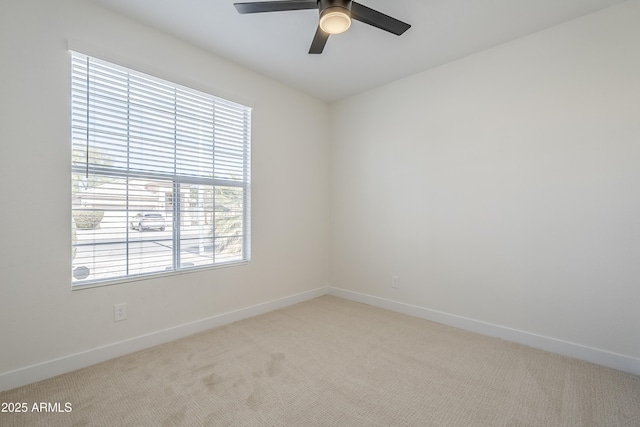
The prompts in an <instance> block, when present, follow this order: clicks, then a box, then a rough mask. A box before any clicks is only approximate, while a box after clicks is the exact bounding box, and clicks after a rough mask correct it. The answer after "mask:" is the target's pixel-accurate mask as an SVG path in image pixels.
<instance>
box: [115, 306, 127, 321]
mask: <svg viewBox="0 0 640 427" xmlns="http://www.w3.org/2000/svg"><path fill="white" fill-rule="evenodd" d="M126 318H127V303H126V302H123V303H122V304H116V305H114V306H113V321H114V322H119V321H121V320H125V319H126Z"/></svg>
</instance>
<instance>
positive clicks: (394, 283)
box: [391, 276, 400, 289]
mask: <svg viewBox="0 0 640 427" xmlns="http://www.w3.org/2000/svg"><path fill="white" fill-rule="evenodd" d="M399 280H400V279H399V278H398V276H391V287H392V288H393V289H398V287H400V284H399V283H398V281H399Z"/></svg>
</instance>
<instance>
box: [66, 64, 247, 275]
mask: <svg viewBox="0 0 640 427" xmlns="http://www.w3.org/2000/svg"><path fill="white" fill-rule="evenodd" d="M71 95H72V96H71V119H72V120H71V128H72V132H71V133H72V153H73V158H72V195H73V198H72V199H73V204H72V214H73V230H74V235H73V267H72V270H73V284H74V285H75V286H82V285H92V284H96V283H101V282H105V281H113V280H117V279H124V278H131V277H134V276H144V275H149V274H158V273H161V272H162V273H165V272H170V271H176V270H182V269H187V268H197V267H205V266H214V265H219V264H229V263H237V262H244V261H248V260H249V257H250V248H249V244H250V224H249V210H250V209H249V203H250V129H251V110H250V109H249V108H248V107H245V106H242V105H239V104H236V103H233V102H230V101H226V100H223V99H220V98H216V97H214V96H211V95H208V94H206V93H202V92H198V91H195V90H192V89H188V88H185V87H182V86H179V85H176V84H173V83H170V82H167V81H164V80H161V79H158V78H155V77H152V76H149V75H145V74H142V73H138V72H135V71H132V70H128V69H126V68H123V67H120V66H117V65H114V64H110V63H107V62H105V61H101V60H98V59H96V58H92V57H89V56H86V55H82V54H79V53H76V52H72V94H71Z"/></svg>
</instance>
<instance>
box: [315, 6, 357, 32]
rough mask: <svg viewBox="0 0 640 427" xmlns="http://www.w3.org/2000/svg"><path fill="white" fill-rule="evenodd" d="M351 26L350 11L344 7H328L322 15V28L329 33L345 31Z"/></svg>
mask: <svg viewBox="0 0 640 427" xmlns="http://www.w3.org/2000/svg"><path fill="white" fill-rule="evenodd" d="M350 26H351V16H350V14H349V11H348V10H347V9H345V8H343V7H339V6H335V7H328V8H326V9H325V10H323V11H322V14H321V15H320V28H322V31H324V32H325V33H329V34H340V33H344V32H345V31H347V30H348V29H349V27H350Z"/></svg>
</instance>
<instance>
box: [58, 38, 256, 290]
mask: <svg viewBox="0 0 640 427" xmlns="http://www.w3.org/2000/svg"><path fill="white" fill-rule="evenodd" d="M70 53H71V55H70V56H71V64H72V65H71V67H72V70H71V92H72V95H71V120H70V122H71V126H70V128H71V146H72V150H71V151H72V164H71V177H72V179H71V191H72V206H71V213H72V215H71V220H72V228H73V231H72V233H73V237H72V244H71V248H72V252H73V256H72V265H71V267H72V268H71V273H72V277H71V289H72V290H77V289H85V288H91V287H97V286H106V285H113V284H119V283H126V282H132V281H138V280H147V279H150V278H160V277H166V276H174V275H178V274H185V273H192V272H197V271H202V270H208V269H217V268H228V267H234V266H241V265H246V264H248V263H249V262H250V261H251V114H252V109H251V107H248V106H245V105H242V104H238V103H236V102H233V101H229V100H226V99H223V98H219V97H217V96H215V95H212V94H210V93H207V92H204V91H201V90H196V89H192V88H189V87H187V86H184V85H181V84H179V83H175V82H172V81H169V80H166V79H163V78H160V77H156V76H153V75H151V74H148V73H143V72H140V71H137V70H135V69H133V68H130V67H126V66H122V65H120V64H118V63H115V62H112V61H110V60H109V61H107V60H103V59H100V58H98V57H95V56H91V55H87V54H84V53H82V52H79V51H76V50H70ZM78 58H82V59H86V61H87V64H88V63H89V61H95V62H96V63H99V64H102V65H106V66H108V67H113V68H114V69H117V70H120V71H122V72H125V73H129V74H130V75H132V76H137V77H141V78H144V79H149V80H151V81H153V82H157V83H160V84H165V85H168V86H169V87H171V88H173V89H174V90H175V91H176V93H177V91H181V93H186V94H194V95H196V96H201V97H204V98H206V99H208V100H209V101H210V102H212V105H213V107H212V108H213V110H212V113H213V116H212V118H211V120H212V121H213V123H214V124H213V127H212V130H211V134H210V136H211V147H210V149H211V150H212V152H213V151H215V150H216V149H218V150H219V149H220V147H221V146H222V145H221V144H220V142H219V140H218V139H217V136H216V126H218V125H217V124H215V123H216V120H218V119H217V118H216V116H215V115H216V113H215V111H216V105H218V104H219V105H221V106H224V108H230V109H232V110H233V109H235V108H237V109H238V110H237V111H238V112H242V119H241V120H240V121H239V122H241V123H242V126H243V130H242V144H240V146H241V151H242V157H241V159H242V178H241V179H236V177H235V176H232V177H231V178H226V179H224V178H223V177H220V176H216V173H217V172H216V166H215V160H212V162H213V163H212V164H211V168H212V169H211V171H210V176H208V177H205V176H202V174H200V175H199V176H198V174H197V173H192V174H189V173H186V174H185V173H178V172H176V170H177V169H176V167H175V166H174V172H173V173H170V174H166V173H160V172H159V171H153V170H145V169H142V170H131V169H130V167H129V164H127V167H126V168H122V167H120V166H118V167H112V166H108V165H107V166H105V165H99V164H97V163H95V162H94V163H92V162H91V161H90V159H89V156H90V154H89V152H90V145H91V137H90V133H91V131H92V129H91V124H90V119H89V110H90V108H89V105H90V102H89V93H90V90H89V88H88V87H89V86H88V85H89V83H88V81H89V79H90V77H89V71H88V69H87V78H86V80H87V91H86V92H87V104H86V107H87V108H86V110H87V122H86V146H87V149H86V161H85V162H84V164H83V163H82V162H76V161H74V159H73V157H74V147H75V142H74V137H75V135H76V134H77V130H78V129H76V128H75V125H74V117H75V116H74V110H75V109H76V108H77V105H76V103H75V102H74V90H75V89H74V82H75V79H77V78H78V76H77V75H76V74H75V71H74V68H73V67H74V61H76V60H77V59H78ZM176 97H177V95H176ZM130 102H131V101H130V99H127V107H129V106H130ZM176 102H177V101H176ZM176 111H177V110H176ZM234 111H235V110H234ZM75 114H77V113H75ZM174 114H175V115H176V117H177V115H178V113H177V112H176V113H174ZM232 125H233V126H237V124H235V123H233V124H232ZM128 126H129V125H128ZM221 126H224V125H221ZM176 128H177V124H174V129H173V130H174V142H173V143H174V144H175V146H176V147H178V144H179V143H180V142H179V141H178V138H177V137H175V134H176V133H177V131H176ZM127 132H129V131H127ZM127 138H128V137H127ZM236 145H237V144H236ZM126 146H127V151H129V150H130V146H131V141H130V140H127V142H126ZM223 148H225V147H223ZM225 149H228V147H226V148H225ZM177 151H178V148H175V150H174V157H173V162H174V164H175V163H177V162H178V154H176V153H177ZM234 153H235V154H237V150H236V151H234ZM127 162H129V160H128V159H127ZM151 169H153V167H151ZM199 172H202V171H201V170H199ZM81 173H84V174H86V178H87V180H88V179H89V177H90V176H91V177H92V178H96V179H99V178H100V177H106V178H107V179H112V180H114V181H115V180H118V179H120V180H124V182H125V184H124V185H125V187H126V193H127V196H126V197H127V202H126V203H127V205H126V208H125V209H124V211H123V212H124V220H125V228H126V234H125V238H124V239H123V240H120V241H118V242H112V243H119V244H123V245H125V246H126V255H125V264H126V266H127V267H126V273H125V274H120V275H117V276H109V277H105V278H97V279H96V278H93V279H86V278H85V279H84V280H77V279H76V278H75V277H74V276H75V269H77V268H78V266H74V258H75V256H76V251H77V248H79V247H81V246H84V247H92V248H94V253H95V247H96V246H97V245H98V244H97V243H96V242H95V241H94V243H82V244H80V243H78V242H77V232H78V231H77V227H76V224H75V220H74V212H77V211H78V210H82V209H78V208H76V207H74V200H75V198H74V196H75V195H77V191H78V190H76V189H74V186H75V185H76V181H75V180H74V176H75V175H76V174H81ZM227 173H230V172H227ZM132 180H148V182H151V181H154V182H165V183H170V184H171V188H172V190H171V195H170V197H169V198H168V199H167V200H170V204H171V212H172V215H171V243H172V261H171V264H172V265H171V269H165V270H154V271H151V272H146V273H134V274H131V273H129V264H130V262H131V259H130V257H129V246H130V245H131V244H132V242H133V243H135V242H137V241H135V240H131V239H130V237H129V236H130V227H129V224H130V218H131V217H132V216H133V214H135V213H136V212H138V211H139V209H131V210H130V209H129V204H128V203H129V199H128V197H129V196H128V194H129V186H130V185H131V181H132ZM107 182H113V181H107ZM183 186H197V187H196V188H198V190H197V192H198V193H201V192H202V191H205V190H203V188H205V189H206V188H207V187H210V191H211V198H212V199H211V200H212V201H213V202H212V210H211V211H207V210H206V209H205V208H201V207H200V206H198V210H200V209H202V212H203V213H204V215H205V218H206V214H207V213H209V214H211V221H212V224H211V229H212V230H213V231H212V237H211V239H212V242H213V243H212V248H211V252H212V261H211V262H210V263H208V264H203V265H183V262H182V260H181V258H182V252H181V243H182V239H181V233H182V226H183V225H182V222H181V220H182V219H184V218H185V217H187V216H188V215H187V213H188V212H189V211H188V210H187V208H186V207H183V204H185V205H186V201H185V200H182V199H183V198H184V194H185V193H186V191H190V190H191V189H192V188H193V187H189V190H185V188H184V187H183ZM87 188H89V187H88V186H87V187H85V190H86V189H87ZM93 188H97V186H96V187H93ZM224 188H229V189H237V190H239V192H240V193H242V196H241V197H240V198H238V199H240V200H241V214H238V212H240V211H239V210H238V211H237V212H236V214H238V215H239V216H240V218H241V222H242V225H241V228H242V232H241V234H240V239H241V250H240V253H241V256H240V257H239V258H236V259H231V260H226V261H225V260H222V261H218V260H217V259H216V254H215V253H216V248H217V246H216V243H217V242H216V239H219V238H222V237H220V236H217V235H216V230H218V228H217V223H216V222H215V221H216V219H217V217H216V213H217V212H218V211H216V200H217V199H216V197H217V196H216V191H217V190H221V191H222V190H224ZM233 192H234V191H232V192H231V193H233ZM199 200H200V199H199ZM234 200H235V199H234ZM236 201H237V200H236ZM205 223H206V219H205ZM167 224H168V223H167ZM140 231H142V230H140ZM163 231H164V230H163ZM200 233H202V232H200ZM142 241H143V240H140V242H142ZM144 242H147V241H146V240H144ZM107 244H108V243H107Z"/></svg>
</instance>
